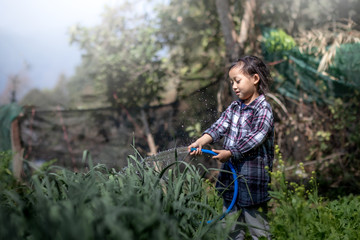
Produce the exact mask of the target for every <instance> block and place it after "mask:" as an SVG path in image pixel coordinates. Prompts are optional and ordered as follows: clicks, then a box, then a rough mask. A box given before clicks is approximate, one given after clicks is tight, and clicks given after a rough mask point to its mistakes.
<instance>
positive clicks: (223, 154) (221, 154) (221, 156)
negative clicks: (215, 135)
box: [212, 149, 232, 163]
mask: <svg viewBox="0 0 360 240" xmlns="http://www.w3.org/2000/svg"><path fill="white" fill-rule="evenodd" d="M212 151H213V152H215V153H217V154H218V155H216V156H213V157H212V158H213V159H216V160H219V161H220V162H222V163H224V162H227V161H228V160H229V159H230V158H231V156H232V153H231V152H230V151H229V150H215V149H212Z"/></svg>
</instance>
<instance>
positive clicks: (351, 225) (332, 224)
mask: <svg viewBox="0 0 360 240" xmlns="http://www.w3.org/2000/svg"><path fill="white" fill-rule="evenodd" d="M276 152H277V153H279V149H278V148H277V149H276ZM278 159H279V162H278V166H277V169H276V170H275V171H273V173H272V174H271V175H272V177H273V178H272V184H271V186H272V190H273V191H272V192H271V195H272V197H273V199H272V200H271V203H272V206H273V208H274V209H273V211H272V212H271V213H270V226H271V232H272V234H273V235H274V238H275V239H299V240H300V239H334V240H335V239H354V240H355V239H358V236H359V227H360V210H359V209H360V196H353V195H349V196H345V197H342V198H339V199H338V200H334V201H326V200H325V199H324V198H322V197H319V195H318V190H317V185H318V184H317V182H316V179H315V177H314V176H315V172H312V176H311V177H310V180H308V181H299V182H294V181H290V182H289V181H287V180H286V174H285V167H284V162H283V161H282V159H281V155H279V154H278ZM299 168H300V170H301V171H302V172H299V175H301V177H303V176H305V174H304V168H303V166H302V165H301V164H300V166H299Z"/></svg>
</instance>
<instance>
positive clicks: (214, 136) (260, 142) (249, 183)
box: [188, 56, 274, 239]
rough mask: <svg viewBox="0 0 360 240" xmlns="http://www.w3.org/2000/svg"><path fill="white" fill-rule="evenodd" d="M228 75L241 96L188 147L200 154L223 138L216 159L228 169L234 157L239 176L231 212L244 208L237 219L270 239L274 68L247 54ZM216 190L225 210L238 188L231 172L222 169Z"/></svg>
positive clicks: (239, 231)
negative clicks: (270, 100)
mask: <svg viewBox="0 0 360 240" xmlns="http://www.w3.org/2000/svg"><path fill="white" fill-rule="evenodd" d="M229 78H230V81H231V85H232V89H233V90H234V91H235V93H236V95H237V96H238V97H239V99H238V100H236V101H234V102H232V103H231V105H230V106H229V107H228V108H227V109H226V111H224V112H223V113H222V115H221V117H220V118H219V119H218V120H217V121H216V122H215V123H214V124H213V125H212V126H211V127H210V128H208V129H207V130H206V131H205V132H204V134H203V135H202V137H200V138H199V139H197V140H196V141H195V142H194V143H192V144H190V145H189V147H188V150H189V152H190V149H191V148H197V150H196V151H192V152H191V153H190V154H191V155H198V154H201V148H202V147H203V146H204V145H206V144H209V143H214V142H216V141H218V140H219V139H220V138H222V137H224V143H223V149H221V150H215V149H213V151H214V152H216V153H218V155H217V156H214V157H213V158H214V159H216V160H219V161H221V162H222V163H223V164H222V169H223V170H226V171H228V172H230V169H229V167H228V165H227V164H225V163H226V162H227V161H230V162H231V163H232V165H233V166H234V167H235V169H236V172H237V175H238V176H240V178H239V194H238V196H237V202H236V204H235V206H234V207H233V209H232V210H231V212H230V214H235V213H236V212H237V211H241V214H240V217H239V219H238V222H241V223H246V225H247V226H248V229H249V231H250V234H251V235H252V237H253V239H258V238H260V237H261V236H264V237H266V238H268V239H270V233H269V225H268V222H267V219H266V213H267V202H268V201H269V199H270V196H269V193H268V185H269V183H270V176H269V174H268V172H267V171H268V170H269V171H271V169H272V163H273V158H274V123H273V114H272V109H271V106H270V104H269V103H268V102H267V101H266V99H265V93H266V92H267V90H268V88H269V84H270V82H271V80H272V79H271V76H270V71H269V69H268V68H267V67H266V65H265V64H264V62H263V61H262V60H261V59H259V58H258V57H255V56H245V57H243V58H241V59H239V60H237V61H236V62H234V63H233V64H232V65H231V66H230V68H229ZM267 169H268V170H267ZM216 188H217V190H218V191H219V193H220V194H221V195H222V197H223V200H224V207H223V210H224V211H226V210H227V208H228V207H229V205H230V203H231V200H232V197H233V192H234V184H233V178H232V174H230V173H227V172H222V171H221V172H220V174H219V177H218V181H217V183H216ZM243 225H244V224H242V225H241V224H237V225H236V226H234V228H233V230H234V231H233V232H232V237H233V239H244V237H245V229H244V227H242V226H243Z"/></svg>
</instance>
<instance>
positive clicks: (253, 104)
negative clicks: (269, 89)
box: [237, 94, 265, 109]
mask: <svg viewBox="0 0 360 240" xmlns="http://www.w3.org/2000/svg"><path fill="white" fill-rule="evenodd" d="M264 100H265V96H264V94H261V95H260V96H258V97H257V98H256V99H255V100H254V101H252V102H251V103H250V104H249V105H246V107H245V109H246V108H252V109H255V108H257V107H258V106H259V105H260V104H261V103H262V102H263V101H264ZM237 102H238V104H239V105H240V106H241V105H242V103H243V102H244V101H243V100H241V99H238V100H237Z"/></svg>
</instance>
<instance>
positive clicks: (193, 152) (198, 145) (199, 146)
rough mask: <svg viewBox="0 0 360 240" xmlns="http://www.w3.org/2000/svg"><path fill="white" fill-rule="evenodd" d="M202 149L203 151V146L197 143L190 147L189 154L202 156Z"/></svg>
mask: <svg viewBox="0 0 360 240" xmlns="http://www.w3.org/2000/svg"><path fill="white" fill-rule="evenodd" d="M191 148H196V150H194V151H191ZM201 149H202V145H201V144H199V143H198V142H197V141H196V142H194V143H192V144H190V145H189V146H188V152H189V153H190V155H201V154H202V151H201Z"/></svg>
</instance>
